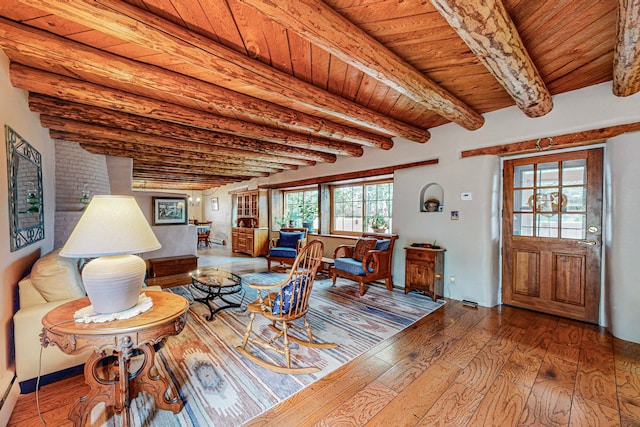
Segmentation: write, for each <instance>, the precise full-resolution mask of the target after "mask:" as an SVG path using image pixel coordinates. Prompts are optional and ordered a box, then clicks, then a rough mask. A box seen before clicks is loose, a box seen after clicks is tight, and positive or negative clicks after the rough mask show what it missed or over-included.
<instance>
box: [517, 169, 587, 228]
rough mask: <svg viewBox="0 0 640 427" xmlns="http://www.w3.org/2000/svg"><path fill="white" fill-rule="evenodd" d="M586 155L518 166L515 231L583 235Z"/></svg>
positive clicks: (585, 215)
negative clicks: (575, 158) (568, 159)
mask: <svg viewBox="0 0 640 427" xmlns="http://www.w3.org/2000/svg"><path fill="white" fill-rule="evenodd" d="M586 171H587V163H586V160H585V159H578V160H570V161H562V162H551V163H535V164H526V165H521V166H516V167H515V168H514V182H513V234H514V235H516V236H531V237H553V238H562V239H584V238H585V236H586V217H587V172H586Z"/></svg>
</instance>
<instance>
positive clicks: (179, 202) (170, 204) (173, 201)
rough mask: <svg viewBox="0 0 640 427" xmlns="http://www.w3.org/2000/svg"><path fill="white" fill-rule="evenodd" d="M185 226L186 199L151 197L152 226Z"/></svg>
mask: <svg viewBox="0 0 640 427" xmlns="http://www.w3.org/2000/svg"><path fill="white" fill-rule="evenodd" d="M175 224H187V199H186V198H183V197H153V225H175Z"/></svg>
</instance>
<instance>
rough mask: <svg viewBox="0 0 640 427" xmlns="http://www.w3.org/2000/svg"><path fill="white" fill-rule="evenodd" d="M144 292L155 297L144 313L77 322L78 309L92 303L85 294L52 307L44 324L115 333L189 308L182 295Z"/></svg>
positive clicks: (170, 318)
mask: <svg viewBox="0 0 640 427" xmlns="http://www.w3.org/2000/svg"><path fill="white" fill-rule="evenodd" d="M142 292H143V293H144V294H146V295H147V296H148V297H150V298H151V300H152V301H153V306H152V307H151V309H149V310H147V311H145V312H144V313H140V314H138V315H137V316H134V317H131V318H129V319H123V320H112V321H109V322H101V323H83V322H76V321H74V318H73V315H74V314H75V312H76V311H78V310H80V309H81V308H84V307H87V306H89V305H90V304H91V302H90V301H89V298H88V297H84V298H80V299H76V300H73V301H70V302H67V303H65V304H62V305H59V306H58V307H56V308H54V309H52V310H51V311H49V312H48V313H47V314H46V315H45V316H44V317H43V318H42V324H43V325H44V327H45V328H46V329H49V330H55V331H56V332H59V333H65V334H83V335H104V334H108V335H111V334H114V333H126V332H131V331H136V330H141V329H146V328H150V327H153V326H156V325H158V324H165V323H168V322H171V321H173V320H174V319H176V318H177V317H179V316H182V315H183V314H184V313H186V312H187V310H189V301H188V300H187V299H186V298H184V297H182V296H180V295H176V294H174V293H171V292H160V291H145V290H144V289H143V291H142Z"/></svg>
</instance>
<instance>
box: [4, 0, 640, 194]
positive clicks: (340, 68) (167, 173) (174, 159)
mask: <svg viewBox="0 0 640 427" xmlns="http://www.w3.org/2000/svg"><path fill="white" fill-rule="evenodd" d="M619 3H620V4H619V5H618V3H617V2H616V1H615V0H598V1H578V0H536V1H527V0H504V1H503V2H500V0H430V2H425V1H422V0H404V1H400V0H394V1H392V0H326V1H324V2H323V1H322V0H278V1H266V0H127V1H118V0H3V1H2V2H1V4H0V47H1V48H2V49H3V51H4V53H5V54H6V55H7V56H8V57H9V59H10V62H11V65H10V77H11V81H12V84H13V85H14V86H15V87H17V88H21V89H24V90H26V91H28V92H29V106H30V108H31V109H32V110H33V111H35V112H37V113H40V117H41V121H42V124H43V126H44V127H46V128H48V129H49V130H50V134H51V136H52V137H53V138H54V139H58V140H67V141H76V142H78V143H80V144H81V145H82V147H84V148H85V149H87V150H88V151H91V152H93V153H102V154H107V155H114V156H125V157H130V158H133V179H134V187H147V188H175V189H205V188H211V187H216V186H220V185H224V184H227V183H231V182H237V181H242V180H247V179H251V178H253V177H260V176H268V175H269V174H273V173H277V172H279V171H283V170H287V169H296V168H298V167H300V166H306V165H314V164H317V163H319V162H334V161H335V160H336V158H337V156H361V155H363V148H362V147H363V146H366V147H372V148H374V149H382V150H389V149H391V148H392V147H393V141H392V138H393V137H394V136H401V137H404V138H406V139H409V140H412V141H415V142H416V143H425V142H427V141H428V139H429V136H430V135H429V131H428V129H429V128H433V127H436V126H440V125H442V124H445V123H448V122H450V121H451V122H455V123H456V124H458V125H460V126H463V127H464V128H466V129H469V130H473V129H478V128H479V127H481V126H482V125H483V122H484V119H483V117H482V114H483V113H486V112H490V111H494V110H498V109H501V108H505V107H508V106H511V105H517V106H518V107H519V108H520V109H521V110H522V111H523V114H526V115H527V116H529V117H538V116H541V115H544V114H546V113H548V112H549V111H550V110H551V109H552V108H553V102H552V98H551V96H552V95H554V94H558V93H562V92H567V91H571V90H575V89H579V88H582V87H586V86H590V85H595V84H598V83H602V82H606V81H609V80H613V86H614V94H616V95H618V96H628V95H631V94H633V93H636V92H638V90H640V54H639V53H638V51H639V44H640V42H639V39H640V36H639V34H638V33H639V32H640V30H639V27H640V22H639V15H640V0H620V2H619ZM618 9H620V10H619V13H618ZM617 28H618V30H617Z"/></svg>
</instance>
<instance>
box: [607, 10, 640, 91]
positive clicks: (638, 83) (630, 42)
mask: <svg viewBox="0 0 640 427" xmlns="http://www.w3.org/2000/svg"><path fill="white" fill-rule="evenodd" d="M638 91H640V0H618V25H617V32H616V45H615V49H614V56H613V93H614V95H616V96H629V95H633V94H634V93H637V92H638Z"/></svg>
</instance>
